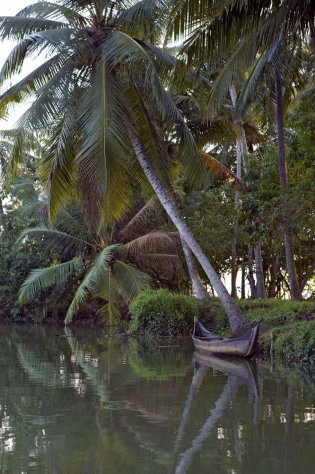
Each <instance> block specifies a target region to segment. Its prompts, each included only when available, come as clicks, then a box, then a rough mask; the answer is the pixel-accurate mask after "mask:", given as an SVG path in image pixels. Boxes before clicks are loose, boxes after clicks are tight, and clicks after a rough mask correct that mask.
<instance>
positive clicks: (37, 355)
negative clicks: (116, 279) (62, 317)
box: [0, 326, 315, 474]
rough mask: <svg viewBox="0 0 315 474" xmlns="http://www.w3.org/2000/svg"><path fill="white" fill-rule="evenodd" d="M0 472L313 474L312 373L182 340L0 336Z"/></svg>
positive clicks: (97, 334)
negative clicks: (224, 355)
mask: <svg viewBox="0 0 315 474" xmlns="http://www.w3.org/2000/svg"><path fill="white" fill-rule="evenodd" d="M0 418H1V419H0V473H1V474H9V473H14V474H17V473H21V474H22V473H27V474H28V473H54V474H59V473H60V474H72V473H73V474H81V473H86V474H94V473H106V474H112V473H117V474H118V473H119V474H124V473H126V474H132V473H135V474H142V473H150V474H156V473H165V474H172V473H174V474H175V473H176V474H184V473H190V474H191V473H198V474H203V473H207V474H211V473H213V474H220V473H229V474H245V473H246V474H254V473H255V474H256V473H257V474H259V473H261V474H273V473H279V474H280V473H281V474H284V473H285V474H300V473H305V474H314V473H315V374H314V373H312V372H311V371H310V370H307V369H300V368H292V367H291V368H285V367H283V366H279V365H277V364H275V363H273V364H271V363H270V362H268V361H265V362H264V361H258V360H253V361H245V360H235V359H232V360H231V359H220V358H215V357H212V358H211V359H209V358H207V359H204V358H200V357H199V356H198V355H196V354H194V351H193V347H192V344H191V342H190V340H187V341H180V342H179V341H166V340H163V339H162V340H160V341H158V342H156V341H155V343H154V341H147V340H146V341H137V340H135V339H127V338H119V337H113V338H110V337H106V334H105V333H104V332H102V331H100V330H98V331H96V330H91V329H80V330H70V329H66V330H65V331H64V330H63V329H60V328H59V329H58V328H45V327H36V326H17V327H16V326H1V327H0Z"/></svg>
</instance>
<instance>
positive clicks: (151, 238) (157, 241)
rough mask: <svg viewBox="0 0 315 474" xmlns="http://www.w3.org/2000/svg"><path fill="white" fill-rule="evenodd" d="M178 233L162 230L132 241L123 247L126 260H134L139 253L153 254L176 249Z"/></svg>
mask: <svg viewBox="0 0 315 474" xmlns="http://www.w3.org/2000/svg"><path fill="white" fill-rule="evenodd" d="M177 237H178V234H177V233H176V232H164V231H161V230H158V231H155V232H150V233H149V234H146V235H142V236H140V237H138V238H136V239H134V240H131V241H130V242H128V243H127V244H125V245H124V246H123V255H125V256H126V258H132V257H134V256H136V255H137V254H138V253H142V254H144V253H152V252H158V251H163V252H164V251H165V252H166V251H167V250H168V249H174V248H175V247H176V243H177V242H176V238H177Z"/></svg>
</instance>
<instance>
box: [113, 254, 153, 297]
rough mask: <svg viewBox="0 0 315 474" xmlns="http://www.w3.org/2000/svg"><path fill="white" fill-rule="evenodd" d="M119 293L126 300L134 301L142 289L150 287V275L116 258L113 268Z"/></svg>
mask: <svg viewBox="0 0 315 474" xmlns="http://www.w3.org/2000/svg"><path fill="white" fill-rule="evenodd" d="M112 276H113V277H114V279H115V281H116V284H117V287H118V290H119V293H120V294H121V295H122V296H123V298H124V300H125V301H128V302H129V301H132V300H133V299H134V298H135V297H136V296H137V295H138V294H139V293H140V292H141V291H143V290H144V289H145V288H148V286H149V282H150V277H149V276H148V275H147V274H146V273H143V272H141V271H140V270H138V269H137V268H135V267H134V266H132V265H128V264H127V263H125V262H123V261H121V260H116V261H115V263H114V265H113V268H112Z"/></svg>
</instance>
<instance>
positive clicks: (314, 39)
mask: <svg viewBox="0 0 315 474" xmlns="http://www.w3.org/2000/svg"><path fill="white" fill-rule="evenodd" d="M310 30H311V48H312V51H313V61H314V65H315V26H314V18H312V19H311V20H310Z"/></svg>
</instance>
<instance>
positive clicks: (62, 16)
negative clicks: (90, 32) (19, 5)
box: [17, 1, 87, 26]
mask: <svg viewBox="0 0 315 474" xmlns="http://www.w3.org/2000/svg"><path fill="white" fill-rule="evenodd" d="M17 16H23V17H29V16H30V17H32V18H45V19H52V20H62V22H64V21H65V20H66V21H68V22H70V23H74V24H75V25H80V26H83V25H86V23H87V18H86V17H85V16H83V15H81V14H80V13H79V12H78V11H75V10H74V9H73V8H69V7H67V6H66V5H60V4H58V3H52V2H45V1H41V2H38V3H35V4H33V5H28V6H27V7H25V8H23V9H22V10H20V11H19V12H18V13H17Z"/></svg>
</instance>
